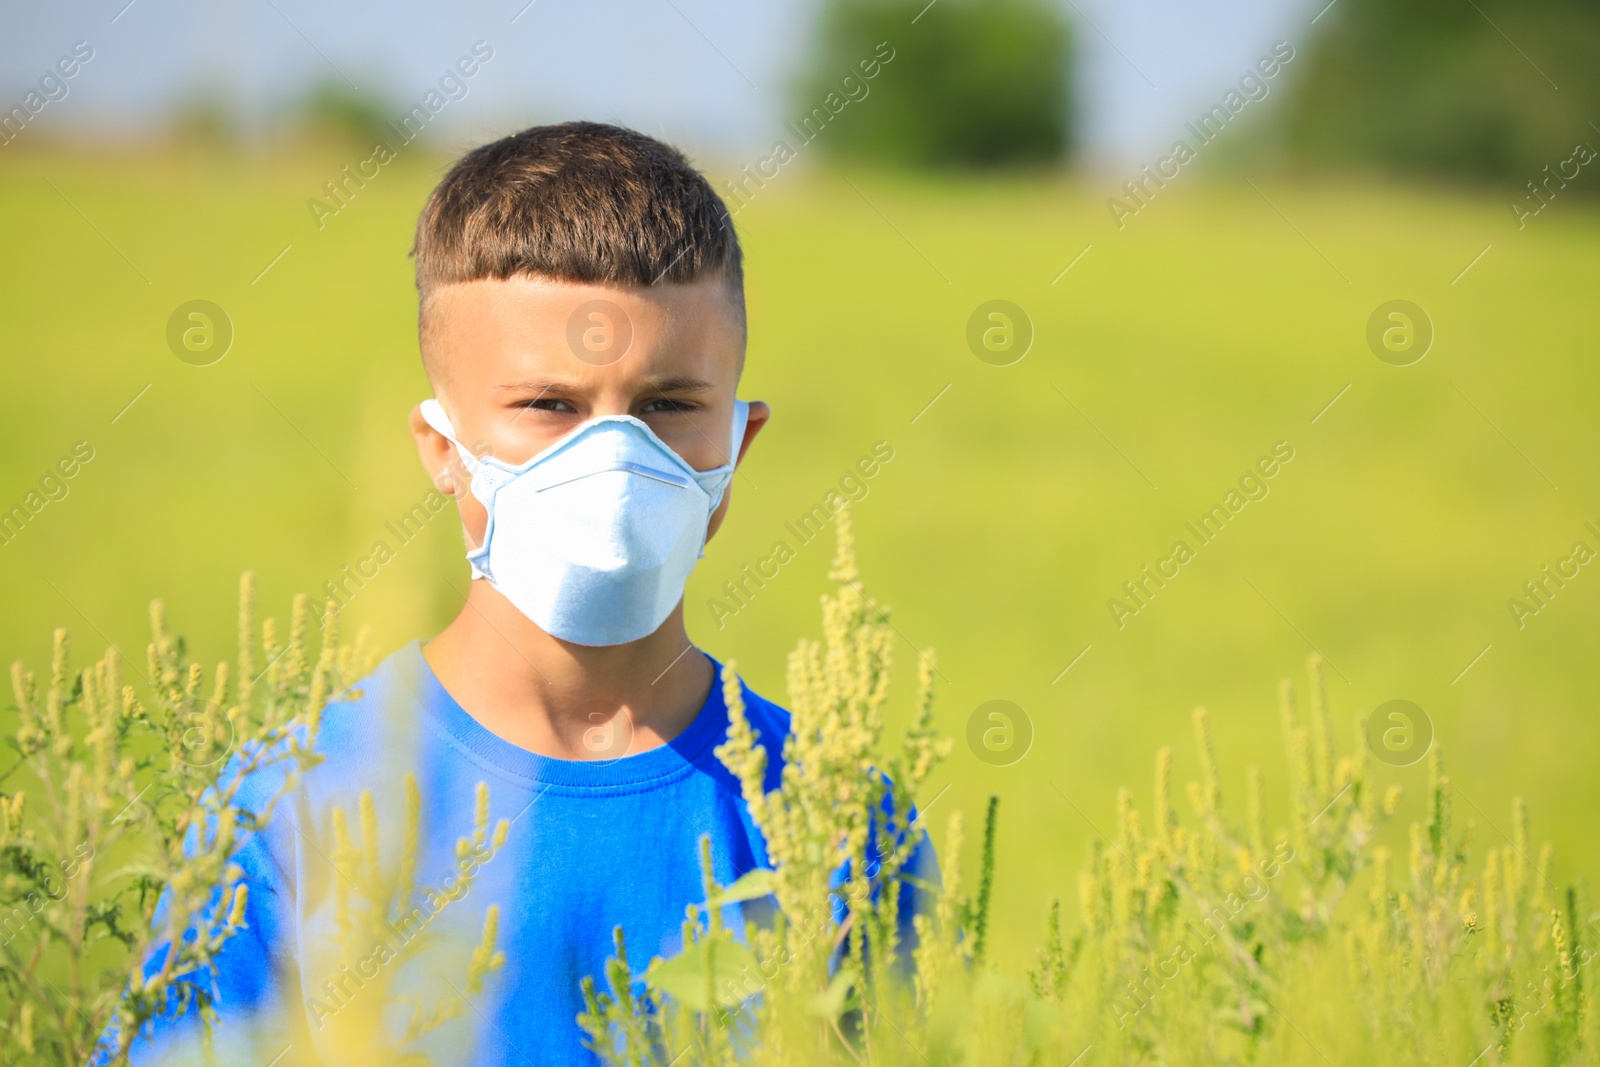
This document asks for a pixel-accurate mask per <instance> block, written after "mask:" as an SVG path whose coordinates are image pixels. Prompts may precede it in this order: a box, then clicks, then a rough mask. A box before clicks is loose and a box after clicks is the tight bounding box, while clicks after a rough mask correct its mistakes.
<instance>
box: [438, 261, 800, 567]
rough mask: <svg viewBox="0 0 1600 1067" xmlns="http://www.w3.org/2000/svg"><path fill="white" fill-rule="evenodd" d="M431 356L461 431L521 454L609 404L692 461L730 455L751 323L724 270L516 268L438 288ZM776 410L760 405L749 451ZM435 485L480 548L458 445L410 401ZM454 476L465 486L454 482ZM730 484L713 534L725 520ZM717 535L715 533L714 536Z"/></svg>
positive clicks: (486, 450)
mask: <svg viewBox="0 0 1600 1067" xmlns="http://www.w3.org/2000/svg"><path fill="white" fill-rule="evenodd" d="M422 350H423V360H424V363H425V365H426V366H427V369H428V378H429V380H430V382H431V383H432V385H433V388H434V393H435V395H436V396H437V397H438V399H439V402H440V403H441V404H442V405H443V406H444V409H445V413H446V414H448V415H449V416H450V421H451V423H452V424H453V426H454V428H455V432H456V437H457V438H458V439H459V440H460V441H461V443H462V444H464V445H465V446H466V447H467V449H468V451H470V452H472V453H473V454H474V455H478V456H482V455H486V454H487V455H493V456H494V457H496V458H497V459H500V460H502V461H504V462H506V463H509V464H513V465H515V464H518V463H522V462H523V461H525V460H527V459H529V458H531V457H532V456H534V455H536V454H537V453H539V452H541V451H543V450H544V449H545V448H547V447H549V446H550V445H552V444H554V443H555V442H556V441H557V440H559V439H560V438H561V437H563V436H565V435H566V434H567V433H569V432H571V431H572V430H573V429H575V428H576V427H577V426H579V425H580V424H582V423H584V422H586V421H587V420H589V419H593V418H596V417H598V416H601V415H632V416H634V417H636V418H638V419H639V420H641V421H642V422H644V424H645V425H647V426H649V427H650V429H651V430H652V431H653V432H654V433H655V435H656V436H657V437H659V438H661V440H662V441H664V442H665V443H666V444H667V446H668V447H670V448H671V449H672V450H673V451H674V452H676V453H677V454H678V455H679V456H681V457H682V458H683V459H684V460H685V461H686V462H687V463H688V464H689V465H690V466H692V467H694V468H695V469H696V470H709V469H711V468H713V467H719V466H721V465H722V464H724V463H727V462H728V461H729V459H730V458H735V459H736V458H737V457H730V456H729V455H728V449H729V441H730V435H731V434H732V432H733V405H734V390H735V388H736V386H737V385H738V381H739V371H740V368H741V364H742V362H743V357H744V327H743V323H742V321H741V318H740V313H739V309H738V308H737V306H736V305H735V303H734V297H733V295H732V294H731V293H730V292H729V290H728V288H727V286H726V284H725V283H724V282H723V281H721V280H720V279H704V280H701V281H695V282H690V283H687V284H680V285H669V284H661V285H654V286H630V287H618V286H612V285H587V284H581V283H575V282H563V281H554V280H551V279H548V278H536V277H514V278H508V279H505V280H498V279H483V280H478V281H470V282H457V283H453V284H450V285H445V286H441V287H439V288H438V289H435V290H434V291H433V293H432V294H431V295H430V296H429V302H428V309H427V314H426V316H425V319H424V326H423V331H422ZM769 414H770V412H769V410H768V408H767V405H765V404H763V403H761V402H759V401H757V402H754V403H752V404H751V405H750V418H749V426H748V428H747V429H746V431H745V435H744V440H743V442H741V444H740V447H739V455H740V456H743V454H744V451H745V449H746V448H748V447H749V444H750V442H751V441H752V440H754V439H755V435H756V434H757V433H758V432H759V431H760V429H761V427H762V426H763V425H764V424H765V423H766V420H767V418H768V416H769ZM411 432H412V435H413V436H414V437H415V438H416V440H417V449H418V452H419V454H420V455H421V457H422V465H423V467H424V469H426V470H427V472H428V476H429V477H430V478H431V479H433V482H434V484H435V485H437V486H439V488H440V489H441V490H442V491H444V492H447V493H454V494H455V496H456V502H457V505H458V506H459V507H460V509H461V517H462V522H463V523H464V524H465V526H466V529H467V534H468V536H469V537H470V538H471V539H472V542H473V544H474V545H479V544H482V543H483V532H484V527H485V525H486V522H487V514H486V512H485V510H484V508H483V505H482V504H481V503H479V502H478V500H477V499H476V498H475V497H473V495H472V494H471V493H470V492H466V491H465V488H466V486H467V485H468V484H469V483H470V481H471V476H470V475H469V474H468V473H467V471H466V469H465V467H464V466H463V465H462V463H461V460H460V457H459V456H458V455H457V454H456V451H455V447H454V446H453V445H452V444H450V442H449V441H447V440H446V439H445V438H444V436H443V435H442V434H440V433H438V432H437V431H435V430H434V429H433V428H432V427H430V426H428V424H427V423H426V422H425V421H424V420H423V418H422V415H421V412H420V410H413V411H412V415H411ZM457 487H460V488H461V489H462V491H461V492H457V491H456V489H457ZM731 493H732V487H731V486H730V488H729V491H728V492H727V493H724V494H723V499H722V503H721V505H720V506H719V507H718V508H717V511H716V513H715V515H713V517H712V520H711V524H710V532H711V533H714V532H715V531H716V529H717V527H718V526H719V525H721V522H722V517H723V515H724V514H725V513H726V511H727V508H728V499H729V496H730V495H731ZM708 536H709V534H708Z"/></svg>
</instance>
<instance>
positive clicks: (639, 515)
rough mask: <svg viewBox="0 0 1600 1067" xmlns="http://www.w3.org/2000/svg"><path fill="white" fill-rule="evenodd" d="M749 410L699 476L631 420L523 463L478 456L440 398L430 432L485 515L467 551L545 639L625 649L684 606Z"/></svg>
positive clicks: (430, 413) (602, 423) (737, 409)
mask: <svg viewBox="0 0 1600 1067" xmlns="http://www.w3.org/2000/svg"><path fill="white" fill-rule="evenodd" d="M749 415H750V405H749V404H747V403H746V402H745V401H743V400H740V401H736V402H735V405H734V413H733V434H732V436H731V438H730V439H729V443H728V448H729V451H728V462H727V463H725V464H723V465H722V466H720V467H715V468H713V469H711V470H708V471H697V470H695V469H694V468H693V467H691V466H689V464H688V463H686V462H684V460H683V458H682V457H681V456H679V455H678V454H677V453H676V452H674V451H673V450H672V449H671V448H668V447H667V445H666V443H665V442H663V441H662V440H661V438H659V437H657V436H656V435H655V433H654V432H653V431H652V430H651V429H650V427H648V426H646V425H645V424H644V423H643V422H641V421H639V420H638V419H636V418H634V417H633V416H631V415H602V416H600V417H599V418H595V419H590V420H589V421H588V422H585V423H584V424H583V425H581V426H579V427H578V428H577V429H575V430H573V431H572V432H571V433H569V434H567V435H566V436H565V437H563V438H561V440H559V441H557V442H556V443H555V444H553V445H551V446H550V447H549V448H547V449H545V450H544V451H543V452H540V453H539V454H538V455H536V456H534V457H533V458H532V459H530V460H528V461H527V462H526V463H522V464H519V465H517V466H511V465H509V464H506V463H504V462H502V461H500V460H498V459H495V458H494V457H492V456H485V457H483V458H482V459H478V458H475V457H474V456H473V455H472V454H471V453H470V452H468V451H467V449H466V448H465V447H464V446H463V445H462V444H461V442H460V441H459V440H457V439H456V435H455V429H454V428H453V427H452V426H451V425H450V419H449V417H448V416H446V415H445V413H444V408H443V407H441V406H440V404H439V402H438V401H437V400H424V401H423V402H422V417H423V418H424V419H426V420H427V421H428V425H429V426H432V427H433V428H434V429H435V430H438V431H439V432H440V433H442V434H444V436H445V437H447V438H449V440H450V441H452V442H453V443H454V444H455V446H456V450H457V451H458V452H459V453H460V454H461V461H462V462H463V463H464V464H466V467H467V470H469V471H470V472H471V473H472V495H473V496H475V497H477V498H478V500H479V501H481V502H482V503H483V506H484V507H485V508H486V509H487V510H488V512H489V524H488V526H487V527H486V528H485V530H484V534H483V544H482V545H481V546H480V547H478V548H476V549H473V550H472V551H471V552H468V553H467V562H469V563H471V564H472V576H473V577H474V578H486V579H488V581H489V583H490V584H491V585H493V586H494V587H495V588H496V589H498V590H499V591H500V592H501V593H503V594H505V596H506V599H508V600H510V601H511V603H512V604H514V605H516V607H517V610H519V611H521V612H522V613H523V614H524V615H526V616H527V617H528V618H530V619H532V620H533V622H534V623H535V624H536V625H537V626H538V627H539V628H540V629H541V630H543V631H545V632H546V633H548V634H550V635H552V636H554V637H559V638H561V639H562V640H563V641H571V642H574V643H575V644H580V645H620V644H625V643H626V642H629V641H637V640H639V639H640V638H641V637H646V636H648V635H650V634H652V633H654V632H655V631H656V628H657V627H659V626H660V625H661V624H662V623H663V622H665V621H666V618H667V616H668V615H670V614H672V609H673V608H674V607H676V606H677V603H678V601H679V600H680V599H682V597H683V587H684V583H685V582H687V581H688V580H689V572H690V571H692V570H694V565H695V561H696V560H698V559H699V558H700V555H701V551H702V549H704V548H705V543H706V531H707V525H708V524H709V523H710V521H711V513H712V512H714V511H716V510H717V505H718V504H720V503H722V494H723V493H724V492H725V491H726V490H727V488H728V482H729V481H730V480H731V479H732V477H733V465H734V462H735V461H736V460H737V459H738V456H739V445H740V443H741V442H743V440H744V429H745V423H746V421H747V420H748V418H749Z"/></svg>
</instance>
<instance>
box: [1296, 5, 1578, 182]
mask: <svg viewBox="0 0 1600 1067" xmlns="http://www.w3.org/2000/svg"><path fill="white" fill-rule="evenodd" d="M1317 29H1318V30H1319V31H1320V34H1319V35H1318V36H1317V37H1316V38H1315V39H1314V40H1313V41H1312V42H1311V44H1310V46H1309V47H1308V48H1307V49H1306V56H1305V58H1304V60H1303V61H1302V62H1300V63H1296V64H1295V67H1296V68H1298V69H1297V70H1296V71H1295V73H1296V74H1297V77H1296V80H1295V83H1294V84H1293V86H1292V88H1291V91H1290V94H1289V100H1288V102H1287V103H1288V106H1287V108H1286V109H1285V111H1284V113H1283V114H1284V116H1285V128H1284V129H1283V131H1282V132H1283V135H1284V137H1285V139H1286V142H1287V145H1286V147H1287V148H1288V149H1289V151H1290V153H1291V154H1292V155H1295V156H1298V157H1300V158H1302V159H1307V160H1311V161H1314V162H1340V161H1350V162H1356V163H1366V164H1377V165H1379V166H1382V167H1386V168H1391V169H1395V170H1406V171H1416V172H1423V173H1429V174H1446V175H1449V174H1453V175H1465V176H1473V177H1511V178H1518V179H1523V180H1527V179H1533V178H1536V177H1537V176H1538V174H1539V172H1540V170H1541V168H1543V167H1544V166H1546V165H1547V164H1555V163H1557V162H1559V161H1560V160H1563V159H1565V158H1567V157H1568V156H1569V155H1570V154H1571V153H1572V150H1573V148H1574V146H1575V145H1576V144H1577V143H1578V142H1580V141H1584V142H1588V143H1589V144H1591V145H1597V146H1600V130H1597V129H1596V128H1595V127H1594V126H1593V125H1591V124H1590V123H1591V121H1592V120H1600V65H1597V64H1596V62H1595V59H1596V56H1600V3H1597V2H1596V0H1407V2H1405V3H1395V2H1394V0H1339V2H1338V4H1337V6H1334V7H1332V8H1331V9H1330V10H1328V11H1327V14H1326V15H1325V16H1323V17H1322V18H1321V19H1319V25H1318V27H1317ZM1558 86H1559V90H1558V88H1557V87H1558ZM1585 184H1589V183H1585Z"/></svg>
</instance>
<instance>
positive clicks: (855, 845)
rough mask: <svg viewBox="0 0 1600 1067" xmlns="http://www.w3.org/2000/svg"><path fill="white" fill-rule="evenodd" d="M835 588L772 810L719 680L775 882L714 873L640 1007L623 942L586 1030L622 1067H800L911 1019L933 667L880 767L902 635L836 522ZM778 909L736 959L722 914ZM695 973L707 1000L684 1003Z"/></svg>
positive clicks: (764, 876)
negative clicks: (689, 1062) (752, 1048)
mask: <svg viewBox="0 0 1600 1067" xmlns="http://www.w3.org/2000/svg"><path fill="white" fill-rule="evenodd" d="M829 577H830V579H831V580H832V581H834V582H835V583H837V589H836V591H835V592H834V594H833V595H832V596H828V597H824V598H823V601H822V618H823V637H822V640H821V641H820V642H818V641H802V642H801V643H800V645H799V647H798V648H797V649H796V650H795V651H794V652H793V653H792V654H791V655H790V657H789V678H788V681H789V684H788V693H789V709H790V713H791V716H792V718H791V729H790V733H789V736H788V737H787V738H786V739H782V755H783V759H784V763H783V769H782V771H781V773H780V776H779V786H778V788H777V789H775V790H773V791H772V792H770V793H769V792H767V791H766V790H765V787H764V785H765V782H766V779H767V748H766V747H765V745H763V744H758V743H757V742H758V741H759V740H761V739H760V738H759V737H758V735H757V733H756V731H755V730H754V729H753V728H752V727H751V725H750V721H749V719H748V717H747V716H746V714H745V708H744V701H743V696H742V691H741V688H740V684H739V679H738V676H737V674H736V672H735V667H734V665H733V664H732V663H729V664H728V665H726V667H725V668H724V671H723V676H722V682H723V694H724V697H725V700H726V703H727V707H728V716H729V728H728V738H727V741H726V742H725V743H724V744H723V745H722V746H720V747H719V748H718V749H717V755H718V757H719V758H720V759H721V760H722V762H723V763H724V764H725V765H726V766H727V767H728V768H729V770H731V771H732V772H733V774H734V775H735V776H736V777H737V778H738V780H739V783H740V787H741V790H742V793H743V797H744V800H745V802H746V804H747V805H748V806H749V809H750V812H751V816H752V818H753V819H754V820H755V822H756V824H757V826H759V827H760V829H761V832H762V835H763V837H764V839H765V842H766V848H767V855H768V858H769V859H770V861H771V862H772V864H773V866H772V867H771V868H766V869H761V870H757V871H753V872H751V873H750V874H748V875H746V876H745V877H744V878H742V879H740V880H739V881H738V882H737V883H735V884H734V885H733V886H731V887H727V888H724V887H720V886H717V885H716V884H715V883H714V882H713V881H712V880H711V878H710V875H709V867H706V868H704V869H705V870H706V871H707V874H706V893H707V903H706V904H705V905H704V906H702V907H700V908H698V909H697V908H691V909H690V912H689V915H688V917H687V920H686V923H685V945H686V946H687V947H686V949H685V952H684V954H683V956H681V957H678V958H675V959H674V960H666V961H663V960H657V961H655V962H654V963H652V964H651V966H650V967H649V969H648V970H647V971H646V973H645V988H644V990H643V991H642V992H641V991H637V990H635V989H634V988H633V978H632V975H631V973H630V970H629V965H628V963H627V960H626V956H625V942H624V939H623V936H622V933H621V932H620V931H619V932H618V941H617V944H618V956H617V958H616V960H615V961H614V963H613V966H612V967H611V968H610V970H609V972H608V974H607V976H606V977H607V980H608V984H609V986H610V992H609V993H601V992H598V991H596V989H595V987H594V983H592V982H590V983H587V984H586V986H585V995H586V998H587V1000H588V1003H589V1010H588V1011H587V1012H586V1013H585V1014H584V1016H583V1017H582V1019H581V1022H582V1024H583V1025H584V1027H585V1028H586V1029H587V1030H588V1032H589V1033H590V1035H591V1040H592V1042H593V1046H594V1047H595V1049H596V1050H597V1051H598V1052H600V1053H601V1054H602V1055H603V1056H606V1057H608V1058H611V1059H613V1060H614V1062H617V1063H625V1064H642V1063H654V1062H657V1061H658V1059H660V1058H661V1057H663V1056H664V1057H665V1059H661V1062H668V1061H671V1060H672V1059H673V1058H674V1057H676V1056H678V1055H680V1054H682V1053H684V1052H687V1051H691V1050H692V1052H693V1054H694V1057H695V1062H699V1063H727V1062H733V1059H734V1057H736V1056H737V1055H739V1054H740V1049H741V1047H745V1046H747V1045H748V1043H749V1041H751V1040H754V1039H756V1036H757V1035H759V1043H760V1045H761V1047H762V1049H763V1050H764V1055H766V1056H767V1057H770V1058H771V1061H772V1062H793V1063H808V1062H812V1058H813V1055H814V1050H815V1049H816V1048H817V1046H818V1042H819V1040H823V1039H824V1037H825V1036H827V1035H831V1038H829V1039H831V1040H836V1041H839V1042H843V1043H846V1044H852V1045H853V1044H856V1043H859V1044H860V1045H861V1046H862V1047H865V1048H869V1049H870V1048H871V1047H873V1045H874V1044H875V1043H879V1042H881V1040H883V1038H882V1036H881V1034H880V1030H881V1029H883V1028H884V1026H885V1023H886V1022H887V1023H888V1024H889V1025H893V1023H892V1020H890V1018H889V1017H890V1016H891V1015H893V1014H894V1013H896V1012H899V1011H901V1010H902V1009H903V1008H904V1007H906V1006H907V1005H908V1003H909V1002H908V1000H907V998H906V997H905V996H903V995H902V993H903V990H902V989H901V988H899V987H900V986H903V985H904V983H897V982H896V981H894V980H893V978H892V975H893V974H894V973H895V971H896V970H897V968H898V967H899V966H900V961H902V960H903V958H904V955H905V953H904V952H903V951H902V945H901V944H900V941H901V930H902V925H901V915H900V907H901V904H902V893H901V890H902V888H903V887H906V886H910V885H913V884H915V882H916V880H917V879H918V877H919V876H920V873H921V872H917V871H913V870H912V869H911V861H912V859H913V856H914V853H915V851H916V848H917V846H918V844H919V843H920V841H921V840H922V836H923V835H922V831H921V828H920V827H919V826H917V825H916V824H915V815H914V811H915V808H914V804H913V800H912V798H913V796H914V795H915V794H916V791H917V789H918V787H919V786H920V785H921V784H922V783H923V782H924V781H925V780H926V779H927V776H928V774H929V772H930V771H931V770H932V769H933V768H934V766H935V765H936V764H937V763H938V761H939V760H940V759H942V758H943V757H944V756H945V755H946V754H947V753H948V751H949V743H948V742H946V741H942V740H940V739H939V738H938V737H937V736H936V735H935V733H934V731H933V676H934V670H935V666H934V659H933V655H932V654H931V653H926V654H924V655H923V656H922V657H921V660H920V662H919V665H918V668H919V669H918V692H917V697H916V706H915V711H914V714H913V718H912V721H911V724H910V726H909V728H908V729H907V730H906V732H905V734H904V737H903V738H902V740H901V742H900V745H899V747H898V749H897V750H896V751H895V752H893V753H892V754H890V755H887V756H886V755H885V754H884V753H883V751H882V748H883V745H882V741H883V737H884V734H885V726H884V708H885V705H886V703H887V701H888V697H889V678H890V667H891V662H892V652H893V647H894V632H893V628H892V627H891V626H890V624H889V616H888V612H887V610H886V609H884V608H883V607H881V606H880V605H879V604H877V602H875V601H874V600H872V599H871V598H870V597H869V596H867V594H866V591H865V590H864V589H863V588H862V585H861V582H860V575H859V573H858V571H857V569H856V563H855V549H854V541H853V538H852V535H851V528H850V522H849V516H848V513H844V512H841V514H840V517H839V521H838V551H837V554H836V556H835V559H834V563H833V568H832V570H831V572H830V575H829ZM766 740H767V742H768V743H771V744H773V745H776V744H778V743H779V741H780V739H778V738H769V739H766ZM768 895H770V896H772V897H773V898H775V900H776V901H777V905H778V909H777V910H778V917H777V921H776V923H775V925H772V926H770V927H767V928H763V929H755V930H753V931H752V933H751V937H750V944H749V945H748V947H745V946H741V945H737V944H736V943H735V942H734V941H733V939H732V937H731V935H730V934H729V933H728V931H727V929H726V928H725V927H724V926H723V924H722V921H721V918H720V914H719V913H720V911H721V909H722V908H723V907H725V906H727V905H729V904H733V903H736V902H739V901H742V900H748V899H751V898H753V897H761V896H768ZM696 972H698V989H695V990H690V989H689V988H687V987H689V986H690V985H692V984H694V983H693V982H691V981H689V980H688V975H690V974H693V973H696ZM686 1014H687V1015H688V1016H692V1019H691V1020H690V1021H689V1023H687V1024H686V1023H685V1022H684V1021H683V1020H684V1017H685V1015H686ZM847 1031H848V1033H847ZM819 1035H820V1036H819ZM680 1038H681V1040H680ZM741 1042H743V1045H742V1044H741ZM747 1051H748V1049H747V1048H746V1052H747Z"/></svg>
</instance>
